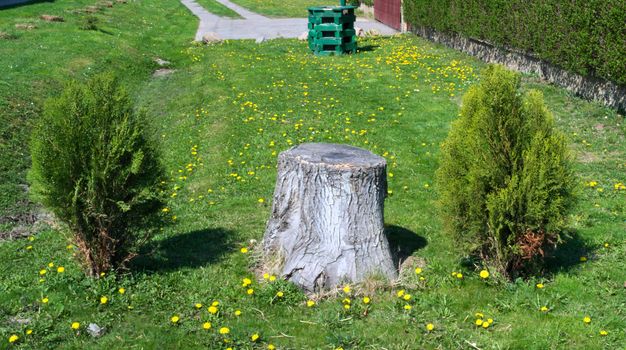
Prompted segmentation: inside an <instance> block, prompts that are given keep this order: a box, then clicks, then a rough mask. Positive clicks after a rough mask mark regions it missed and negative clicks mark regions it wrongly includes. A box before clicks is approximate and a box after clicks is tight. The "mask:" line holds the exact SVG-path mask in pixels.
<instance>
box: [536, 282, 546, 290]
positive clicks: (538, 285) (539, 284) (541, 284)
mask: <svg viewBox="0 0 626 350" xmlns="http://www.w3.org/2000/svg"><path fill="white" fill-rule="evenodd" d="M536 287H537V288H538V289H543V287H544V285H543V283H537V286H536Z"/></svg>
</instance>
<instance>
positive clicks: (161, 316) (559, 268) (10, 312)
mask: <svg viewBox="0 0 626 350" xmlns="http://www.w3.org/2000/svg"><path fill="white" fill-rule="evenodd" d="M87 3H88V2H86V1H84V2H78V1H75V2H70V1H67V2H57V3H54V4H53V3H42V4H39V5H36V6H34V7H21V8H16V9H12V10H9V12H4V11H0V16H1V17H3V20H4V19H6V20H8V21H18V18H22V17H23V18H24V19H22V21H25V20H26V19H31V20H33V21H37V20H35V19H33V18H34V17H37V14H39V13H41V12H44V11H45V12H51V13H52V11H53V10H55V11H56V12H59V13H64V14H65V15H66V16H67V17H68V20H67V21H66V22H64V23H39V22H38V21H37V23H38V24H39V25H40V28H38V29H37V30H34V31H31V32H27V33H20V35H19V36H18V38H17V39H14V40H12V41H0V44H2V45H3V46H2V47H3V49H4V48H5V47H7V48H8V50H11V51H10V52H9V53H10V55H2V56H0V69H1V70H2V71H0V72H1V73H2V79H3V80H2V85H3V87H2V90H0V98H2V99H3V101H8V102H6V103H7V104H10V103H13V105H15V106H17V104H18V103H22V102H20V101H22V99H20V98H18V97H21V98H23V99H24V100H25V101H29V102H30V101H32V102H33V107H32V113H31V117H35V116H36V115H37V114H39V113H40V111H41V101H42V100H43V99H44V98H45V97H47V96H50V95H53V94H56V93H58V91H59V87H60V86H61V82H62V80H63V79H65V78H69V77H74V78H79V79H83V76H84V75H90V74H91V72H92V71H101V70H104V69H108V68H110V69H113V70H115V71H118V72H119V73H120V74H121V75H122V76H123V77H125V81H126V83H127V84H128V86H129V87H130V88H131V89H132V91H133V95H134V97H135V98H136V100H137V104H138V107H140V108H144V109H145V110H146V112H147V114H148V115H149V116H150V124H149V125H148V126H147V127H148V130H150V133H151V135H152V136H153V137H154V138H156V139H157V140H158V143H159V148H160V151H161V153H162V159H163V163H164V164H165V166H166V168H167V171H168V173H169V179H168V181H167V184H166V185H167V187H168V195H169V202H168V205H167V209H166V210H165V211H164V214H163V215H166V216H167V219H168V221H169V222H170V224H169V225H167V226H166V227H163V228H162V230H161V231H160V233H159V234H158V235H157V237H156V239H155V240H154V242H152V243H150V244H149V245H148V246H146V247H145V249H144V253H147V254H146V255H144V256H142V257H140V258H138V259H136V260H135V262H134V264H133V265H132V269H131V270H130V272H128V273H125V274H118V275H115V274H109V275H105V276H103V277H102V278H100V279H98V280H92V279H88V278H85V277H84V276H83V274H82V271H81V267H80V265H78V264H77V263H76V262H75V260H74V259H73V255H74V254H75V252H76V250H75V247H73V246H72V245H71V244H72V242H71V240H69V239H67V238H66V234H64V232H65V231H64V230H63V229H62V228H61V229H45V230H43V231H41V232H39V233H38V234H36V235H34V236H32V237H31V238H30V239H21V240H14V241H5V242H1V243H0V349H4V348H24V349H30V348H33V349H44V348H55V347H59V348H64V349H83V348H98V349H100V348H111V349H118V348H148V349H156V348H158V349H181V348H185V349H190V348H210V349H225V348H227V347H230V346H234V347H235V348H241V349H266V348H267V347H268V344H272V345H275V346H276V347H277V348H280V349H303V348H305V349H335V348H337V347H343V348H344V349H348V348H353V349H381V348H386V349H416V348H420V349H421V348H426V349H431V348H432V349H436V348H443V349H457V348H470V347H472V345H470V344H473V346H474V347H475V348H481V349H502V348H511V349H517V348H524V349H545V348H549V349H601V348H605V349H620V348H623V344H624V343H625V341H626V334H625V333H624V330H625V329H626V309H625V308H624V292H625V290H624V281H626V261H625V259H624V253H623V252H624V250H625V249H626V235H625V233H624V232H625V228H626V214H625V212H626V208H625V202H626V201H624V198H625V196H626V191H624V190H617V189H616V184H618V183H625V182H626V178H625V175H624V174H625V173H626V172H625V168H626V146H625V145H626V144H625V142H624V134H625V132H626V129H625V127H624V118H623V116H620V115H618V114H616V113H615V112H614V111H611V110H609V109H606V108H603V107H601V106H599V105H597V104H593V103H589V102H584V101H581V100H579V99H577V98H573V97H571V96H570V95H569V94H568V93H566V92H565V91H564V90H562V89H559V88H555V87H552V86H547V85H545V84H543V83H540V82H538V81H537V80H536V79H535V78H533V77H526V78H525V79H524V87H525V88H537V89H540V90H541V91H543V93H544V95H545V98H546V101H547V104H548V106H549V108H550V109H551V110H552V111H553V113H554V115H555V118H556V121H557V125H558V127H559V128H560V129H561V130H563V131H564V132H565V133H567V135H568V136H569V144H570V148H571V150H572V153H573V155H574V157H575V159H576V164H575V168H576V171H577V174H578V182H579V191H578V196H579V202H578V205H577V206H576V208H575V209H574V211H573V213H572V215H571V216H570V225H569V226H570V229H569V231H568V236H569V238H568V239H566V241H565V243H564V245H563V249H562V250H561V251H560V252H559V253H558V254H557V255H556V256H555V257H554V258H552V259H550V260H549V266H548V271H547V272H546V274H545V276H543V277H537V278H533V279H530V280H518V281H514V282H506V281H503V280H501V279H500V278H499V277H498V276H495V275H492V276H491V277H490V278H489V279H487V280H481V279H480V278H479V277H478V271H477V270H476V269H474V268H472V267H468V266H465V265H464V264H463V263H462V262H463V259H462V257H463V256H462V254H461V252H459V251H458V250H457V247H456V245H455V242H454V240H453V239H452V238H451V237H449V236H447V235H445V234H444V233H443V232H442V229H441V227H442V225H441V222H440V221H439V220H438V218H437V212H436V210H435V206H434V202H435V200H436V189H434V188H433V176H434V171H435V169H436V168H437V164H438V161H437V157H438V153H439V144H440V143H441V142H442V140H443V139H444V138H445V136H446V134H447V131H448V128H449V124H450V122H451V121H452V120H454V118H456V115H457V114H458V110H459V104H460V98H461V96H462V95H463V93H464V92H465V91H466V90H467V88H468V87H469V86H470V85H471V84H473V83H475V82H476V81H477V79H478V75H479V73H480V70H481V69H483V68H484V67H485V65H484V64H483V63H481V62H479V61H476V60H474V59H472V58H469V57H468V56H466V55H463V54H460V53H458V52H455V51H452V50H448V49H444V48H442V47H440V46H436V45H432V44H430V43H427V42H425V41H423V40H421V39H419V38H416V37H414V36H410V35H407V36H401V37H394V38H389V39H365V40H362V41H361V43H360V46H361V47H362V48H364V50H363V51H362V52H360V53H358V54H357V55H354V56H346V57H315V56H312V55H311V54H310V53H309V51H308V49H307V48H306V45H305V44H304V43H302V42H298V41H295V40H272V41H268V42H265V43H263V44H260V45H259V44H255V43H254V42H252V41H228V42H226V43H223V44H219V45H214V46H208V47H206V46H204V47H201V46H194V45H191V44H190V43H189V42H190V40H191V38H192V37H193V34H194V31H195V25H196V22H195V21H193V18H190V16H189V14H188V13H187V12H186V11H185V10H184V9H183V8H181V7H180V6H178V5H177V2H176V1H174V0H172V1H161V2H159V6H155V5H150V4H149V3H147V2H131V3H129V4H126V5H116V6H114V8H112V9H107V10H105V11H104V12H103V13H101V14H99V15H98V16H99V18H101V19H102V22H103V24H102V29H103V30H105V31H107V32H110V33H112V34H106V33H103V32H92V31H80V30H79V29H77V23H78V18H76V19H71V18H73V17H71V15H70V14H69V13H70V12H67V11H69V8H71V7H70V6H69V4H78V5H80V6H84V5H86V4H87ZM64 6H68V7H67V8H68V10H62V8H64ZM38 9H39V10H38ZM137 13H141V16H137ZM20 16H21V17H20ZM157 19H159V20H157ZM5 23H7V22H6V21H3V22H2V25H3V26H5V28H0V31H2V30H12V29H11V27H12V26H13V22H9V23H8V24H5ZM105 23H106V24H105ZM180 28H183V30H181V29H180ZM138 35H139V36H138ZM83 36H84V37H83ZM137 36H138V37H137ZM68 38H75V39H68ZM79 39H80V40H79ZM32 42H37V43H40V44H41V45H42V46H43V47H44V48H47V50H46V51H44V52H45V53H47V55H40V54H38V53H37V52H36V51H37V50H34V49H33V48H32V46H29V45H30V44H32ZM154 56H159V57H162V58H165V59H169V60H172V67H173V68H175V69H177V71H176V72H175V73H174V74H171V75H168V76H165V77H159V78H150V73H151V71H152V70H153V69H155V68H156V66H155V64H154V63H153V62H152V58H153V57H154ZM80 60H83V61H85V62H88V63H84V64H83V65H77V64H78V63H76V62H78V61H80ZM21 62H29V63H30V64H23V65H22V64H18V63H21ZM11 64H13V65H14V66H15V65H17V68H11V69H9V68H7V67H9V66H11ZM70 67H71V68H70ZM43 77H46V78H45V79H44V78H43ZM9 84H18V85H17V86H18V88H9ZM3 108H6V107H3ZM3 111H4V112H3V115H4V116H5V118H8V119H6V120H8V121H13V120H14V119H18V118H19V117H20V116H21V115H22V114H20V113H21V112H20V111H21V108H18V107H15V109H14V110H13V112H12V113H14V114H6V113H7V112H6V111H9V110H8V109H4V110H3ZM18 129H19V130H22V131H21V132H20V133H17V134H16V135H17V136H15V137H14V138H11V139H5V138H4V137H3V145H4V144H7V145H10V146H11V147H13V148H12V149H20V148H21V150H22V152H23V153H24V154H26V148H25V144H24V142H25V139H26V136H25V135H26V134H27V131H28V128H27V124H26V126H20V127H18ZM311 141H315V142H337V143H349V144H352V145H356V146H359V147H364V148H367V149H369V150H371V151H373V152H374V153H377V154H380V155H382V156H384V157H385V158H386V159H387V161H388V164H389V167H388V176H389V178H388V180H389V189H390V190H391V195H390V197H389V198H388V199H387V201H386V211H385V218H386V220H385V221H386V224H387V226H388V228H389V229H388V234H389V238H390V240H391V242H392V246H393V247H394V249H399V250H401V251H402V253H404V254H412V255H414V256H415V257H419V259H418V260H421V259H423V264H424V267H423V271H422V272H421V273H420V274H419V275H418V274H416V273H415V272H414V271H413V267H414V266H413V265H411V266H410V268H407V269H406V270H405V271H404V275H403V278H402V279H401V281H400V282H399V283H398V284H395V285H393V286H389V285H385V284H383V285H382V286H381V287H380V288H378V289H375V288H373V287H372V286H373V285H376V283H375V281H370V283H368V284H367V285H362V286H352V292H351V295H350V296H349V298H350V299H351V303H352V307H351V309H350V310H346V309H344V307H343V305H342V300H343V299H344V298H346V297H348V296H346V295H343V292H341V291H339V292H338V293H339V295H336V296H331V297H328V298H318V297H317V296H312V297H309V296H305V295H303V294H302V293H300V292H299V291H297V290H296V289H295V288H294V287H292V286H291V285H289V284H287V283H285V282H283V281H281V280H280V279H278V280H276V281H269V279H264V278H263V277H262V274H263V273H265V272H267V273H272V272H271V271H264V270H263V269H260V270H257V272H258V273H259V274H258V275H256V276H255V273H254V272H253V271H254V270H253V269H254V267H255V262H256V261H257V257H258V256H259V254H260V249H259V248H260V247H259V245H258V243H254V241H251V240H256V241H257V242H258V241H260V239H261V238H262V236H263V232H264V229H265V223H266V220H267V219H268V217H269V215H270V205H271V197H272V192H273V187H274V181H275V176H276V169H275V166H276V155H277V153H279V152H281V151H283V150H285V149H288V148H289V147H291V146H292V145H296V144H298V143H302V142H311ZM3 154H4V153H3ZM24 159H27V156H26V155H24ZM3 164H6V162H5V163H3ZM27 166H28V163H27V160H24V161H23V162H22V163H21V165H20V167H19V168H18V167H16V168H8V170H7V171H6V173H7V174H11V176H14V177H15V178H16V179H18V180H16V183H21V182H23V181H24V180H23V169H26V168H27ZM18 169H21V170H20V171H21V172H18ZM593 182H595V183H596V184H594V183H593ZM618 187H619V186H618ZM605 245H606V246H605ZM243 247H246V248H248V249H249V251H248V253H246V254H244V253H242V252H241V251H240V249H241V248H243ZM148 253H149V254H148ZM581 257H585V258H586V261H584V262H583V261H581ZM50 264H52V265H50ZM59 266H62V267H64V272H58V270H57V268H58V267H59ZM44 271H45V273H44ZM452 272H462V273H463V275H464V278H463V279H458V278H456V277H453V276H452V275H451V274H452ZM420 277H422V278H423V279H422V278H420ZM244 278H250V279H251V280H252V282H253V283H252V285H251V287H252V288H253V289H254V294H252V295H248V294H247V292H246V291H247V289H248V288H250V287H242V280H243V279H244ZM538 283H542V284H543V286H544V287H543V288H537V286H536V285H537V284H538ZM120 288H124V293H123V294H122V293H120V292H119V289H120ZM400 290H404V291H405V293H408V294H410V295H411V298H410V300H408V301H405V300H404V299H401V298H399V297H398V296H397V293H398V292H399V291H400ZM278 291H282V292H283V293H284V294H283V297H282V298H279V297H277V296H276V293H277V292H278ZM102 296H106V297H107V298H108V301H107V303H106V304H101V302H100V300H101V297H102ZM364 296H368V297H369V298H371V303H370V304H368V305H365V304H364V303H363V301H362V297H364ZM308 298H313V299H314V300H315V301H316V304H315V305H314V306H312V307H307V306H306V301H307V300H308ZM44 299H46V301H47V302H45V303H44ZM215 301H217V302H219V305H217V310H218V312H217V313H216V314H212V313H210V312H209V311H208V309H207V308H208V307H209V306H210V305H211V304H212V303H213V302H215ZM198 303H199V304H202V306H201V307H199V308H197V307H196V304H198ZM407 304H408V305H410V306H411V309H410V310H405V305H407ZM543 306H545V307H547V311H541V310H540V309H541V308H542V307H543ZM366 308H367V313H366V315H365V309H366ZM237 310H239V311H240V312H241V314H240V315H239V316H237V314H238V313H237ZM476 313H482V314H483V315H484V317H483V318H484V319H485V320H486V319H488V318H491V319H493V323H492V324H491V325H490V327H488V328H487V329H484V328H482V327H477V326H476V325H475V324H474V322H475V320H476V319H477V316H476ZM173 316H178V317H179V321H178V322H177V323H176V324H174V323H172V321H171V318H172V317H173ZM585 316H589V317H590V318H591V323H590V324H585V323H584V322H583V318H584V317H585ZM20 321H21V323H20ZM25 321H29V322H28V324H24V322H25ZM73 322H79V323H80V325H79V329H78V330H72V329H71V325H72V323H73ZM90 322H94V323H97V324H98V325H99V326H102V327H105V328H106V332H105V334H104V335H103V336H102V337H100V338H92V337H90V336H89V335H88V334H87V332H86V327H87V325H88V324H89V323H90ZM205 322H210V323H211V328H210V329H208V330H205V329H203V324H204V323H205ZM429 323H432V324H433V325H434V327H435V328H434V329H433V330H432V331H428V330H426V328H425V327H426V325H427V324H429ZM222 327H228V328H229V330H230V333H229V334H228V335H221V334H220V333H219V330H220V328H222ZM27 330H32V333H31V334H27ZM601 330H605V331H607V332H608V335H606V336H601V335H600V331H601ZM254 333H258V334H259V335H260V339H259V340H257V342H252V341H251V340H250V336H251V335H252V334H254ZM13 334H16V335H18V336H19V337H20V339H19V340H18V342H17V343H15V344H13V345H9V343H8V339H9V336H11V335H13ZM225 340H228V342H225Z"/></svg>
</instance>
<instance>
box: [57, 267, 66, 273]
mask: <svg viewBox="0 0 626 350" xmlns="http://www.w3.org/2000/svg"><path fill="white" fill-rule="evenodd" d="M57 272H58V273H63V272H65V267H63V266H59V267H57Z"/></svg>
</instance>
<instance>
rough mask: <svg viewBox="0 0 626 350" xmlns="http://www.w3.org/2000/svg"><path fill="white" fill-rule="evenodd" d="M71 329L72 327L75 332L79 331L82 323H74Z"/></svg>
mask: <svg viewBox="0 0 626 350" xmlns="http://www.w3.org/2000/svg"><path fill="white" fill-rule="evenodd" d="M71 327H72V329H73V330H77V329H79V328H80V323H79V322H72V325H71Z"/></svg>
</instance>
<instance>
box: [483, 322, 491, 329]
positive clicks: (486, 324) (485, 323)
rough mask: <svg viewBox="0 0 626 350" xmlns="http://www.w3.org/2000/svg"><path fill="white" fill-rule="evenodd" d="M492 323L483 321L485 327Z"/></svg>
mask: <svg viewBox="0 0 626 350" xmlns="http://www.w3.org/2000/svg"><path fill="white" fill-rule="evenodd" d="M490 325H491V323H489V322H483V328H489V326H490Z"/></svg>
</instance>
